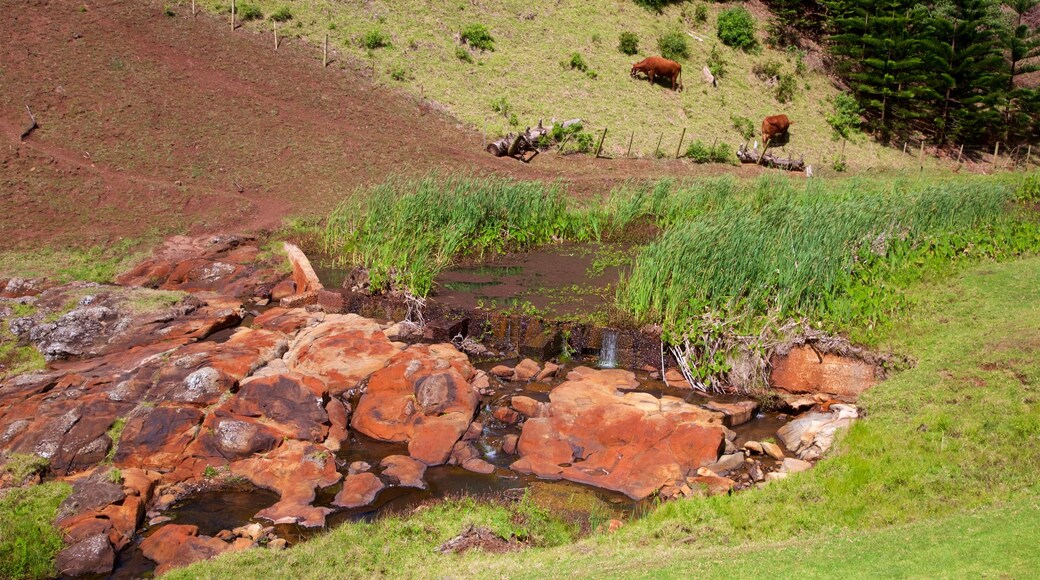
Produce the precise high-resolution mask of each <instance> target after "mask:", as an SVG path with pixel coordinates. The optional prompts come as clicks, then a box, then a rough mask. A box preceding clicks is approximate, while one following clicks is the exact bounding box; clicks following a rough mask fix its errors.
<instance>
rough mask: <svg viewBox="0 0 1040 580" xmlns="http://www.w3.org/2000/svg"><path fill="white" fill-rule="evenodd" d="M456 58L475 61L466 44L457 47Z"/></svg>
mask: <svg viewBox="0 0 1040 580" xmlns="http://www.w3.org/2000/svg"><path fill="white" fill-rule="evenodd" d="M455 58H457V59H459V60H461V61H462V62H468V63H472V62H473V55H471V54H470V53H469V51H468V50H466V47H465V46H461V45H460V46H456V47H455Z"/></svg>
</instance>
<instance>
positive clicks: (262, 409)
mask: <svg viewBox="0 0 1040 580" xmlns="http://www.w3.org/2000/svg"><path fill="white" fill-rule="evenodd" d="M324 395H325V388H324V384H323V383H322V382H321V381H319V380H318V379H314V378H311V377H305V376H303V375H301V374H298V373H287V374H283V375H271V376H266V377H261V378H255V379H247V380H245V381H243V382H242V385H241V386H240V387H239V390H238V393H236V394H235V395H234V396H233V397H232V398H231V399H229V400H228V401H227V402H226V403H225V404H224V405H223V406H222V408H223V409H225V410H226V411H227V412H228V413H231V414H234V415H239V416H243V417H250V418H255V419H259V420H260V421H262V422H263V423H264V424H265V425H266V426H268V427H271V428H273V429H275V430H277V431H279V432H281V433H282V434H283V435H284V436H286V437H289V438H291V439H300V440H304V441H313V442H315V443H319V442H321V441H324V440H325V436H326V435H328V432H329V424H330V421H329V415H328V413H326V412H325V409H324V408H323V407H322V405H321V401H322V397H323V396H324Z"/></svg>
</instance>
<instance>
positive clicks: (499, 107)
mask: <svg viewBox="0 0 1040 580" xmlns="http://www.w3.org/2000/svg"><path fill="white" fill-rule="evenodd" d="M491 110H493V111H494V112H496V113H501V115H502V116H503V117H505V118H507V119H508V118H509V113H510V111H512V110H513V106H512V105H510V104H509V101H508V100H507V99H506V98H505V97H499V98H497V99H495V100H493V101H491Z"/></svg>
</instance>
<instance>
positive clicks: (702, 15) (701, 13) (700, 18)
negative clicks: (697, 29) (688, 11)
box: [693, 4, 708, 24]
mask: <svg viewBox="0 0 1040 580" xmlns="http://www.w3.org/2000/svg"><path fill="white" fill-rule="evenodd" d="M693 21H694V22H696V23H697V24H704V23H705V22H707V21H708V7H707V6H705V5H704V4H697V7H696V8H694V9H693Z"/></svg>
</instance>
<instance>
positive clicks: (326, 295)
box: [318, 290, 346, 314]
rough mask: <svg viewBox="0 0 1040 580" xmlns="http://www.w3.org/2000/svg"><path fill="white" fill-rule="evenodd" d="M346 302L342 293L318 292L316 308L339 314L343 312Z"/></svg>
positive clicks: (331, 291)
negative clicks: (319, 307)
mask: <svg viewBox="0 0 1040 580" xmlns="http://www.w3.org/2000/svg"><path fill="white" fill-rule="evenodd" d="M345 304H346V300H345V298H344V296H343V294H342V293H340V292H336V291H333V290H318V306H321V309H322V310H324V311H325V312H328V313H331V314H339V313H341V312H343V311H344V310H345Z"/></svg>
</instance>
